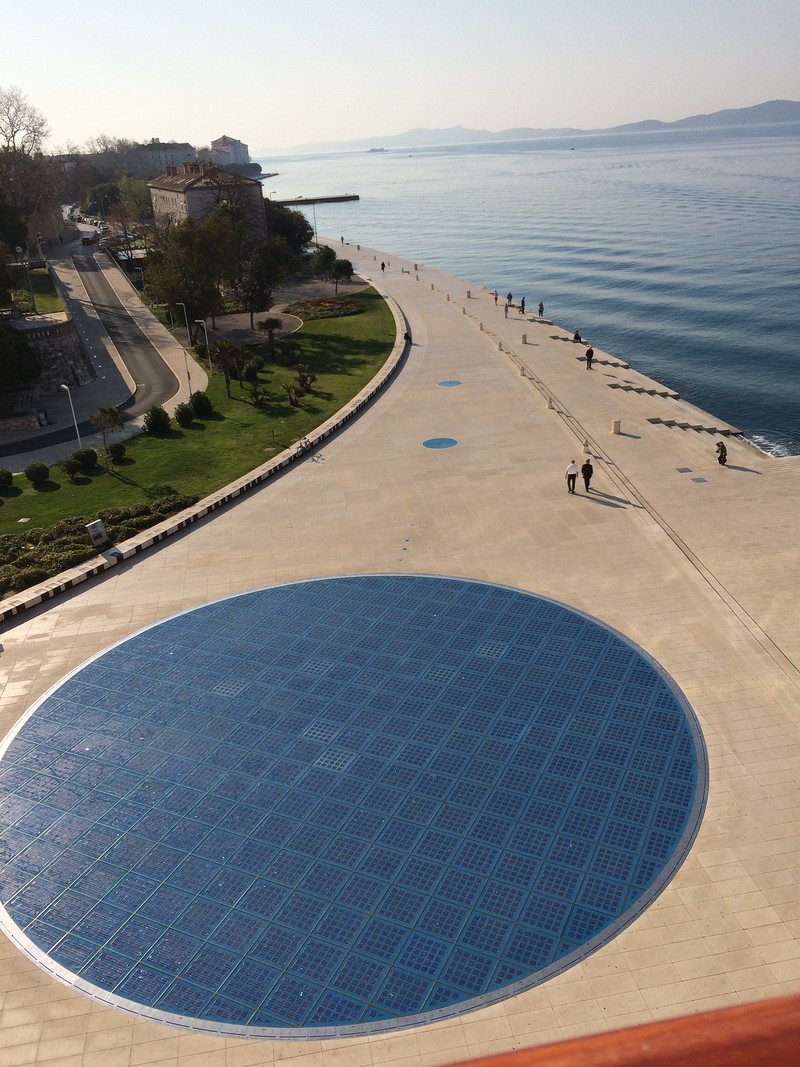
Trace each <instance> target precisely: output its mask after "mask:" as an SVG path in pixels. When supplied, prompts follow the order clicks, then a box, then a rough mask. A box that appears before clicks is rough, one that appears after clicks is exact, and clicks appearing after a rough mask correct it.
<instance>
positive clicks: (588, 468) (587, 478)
mask: <svg viewBox="0 0 800 1067" xmlns="http://www.w3.org/2000/svg"><path fill="white" fill-rule="evenodd" d="M593 474H594V467H593V466H592V459H591V456H590V457H588V458H587V459H586V460H585V461H584V464H583V466H582V467H581V477H582V478H583V484H584V485H585V486H586V492H587V493H588V492H589V483H590V482H591V480H592V475H593Z"/></svg>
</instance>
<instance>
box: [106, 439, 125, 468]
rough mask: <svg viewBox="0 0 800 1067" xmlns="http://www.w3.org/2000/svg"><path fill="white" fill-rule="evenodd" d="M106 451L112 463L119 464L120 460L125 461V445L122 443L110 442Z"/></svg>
mask: <svg viewBox="0 0 800 1067" xmlns="http://www.w3.org/2000/svg"><path fill="white" fill-rule="evenodd" d="M106 451H107V452H108V454H109V456H111V462H112V463H119V461H120V460H122V459H125V445H124V444H123V443H122V441H112V443H111V444H110V445H109V446H108V448H107V449H106Z"/></svg>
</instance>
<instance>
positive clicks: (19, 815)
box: [0, 575, 705, 1034]
mask: <svg viewBox="0 0 800 1067" xmlns="http://www.w3.org/2000/svg"><path fill="white" fill-rule="evenodd" d="M704 795H705V757H704V754H703V748H702V740H701V738H700V735H699V731H698V729H697V725H696V723H695V720H694V717H693V715H692V714H691V712H690V711H689V709H688V708H687V707H686V705H685V702H684V701H683V699H682V698H681V697H680V695H679V694H678V693H677V691H676V690H675V689H674V687H673V686H672V685H671V684H670V683H669V681H668V680H667V679H666V678H665V676H664V675H663V673H662V672H661V671H660V670H659V669H658V668H657V667H656V666H655V665H654V664H653V663H652V662H651V661H650V660H649V659H647V658H646V657H645V656H644V655H643V654H642V653H641V651H640V650H638V649H636V648H635V647H633V646H632V645H630V644H629V643H627V642H626V641H624V640H623V639H621V638H620V637H619V636H618V635H617V634H615V633H614V632H613V631H611V630H609V629H608V628H606V627H604V626H602V625H600V624H599V623H597V622H596V621H594V620H592V619H589V618H587V617H585V616H583V615H581V614H579V613H576V612H574V611H571V610H569V609H567V608H565V607H563V606H562V605H559V604H556V603H553V602H551V601H548V600H544V599H541V598H538V597H536V596H532V595H529V594H525V593H521V592H518V591H515V590H511V589H506V588H501V587H497V586H492V585H487V584H480V583H476V582H468V581H460V580H454V579H445V578H435V577H406V576H402V577H400V576H385V575H384V576H365V577H354V578H337V579H326V580H320V581H313V582H303V583H298V584H294V585H288V586H280V587H276V588H272V589H266V590H261V591H257V592H253V593H249V594H246V595H243V596H238V597H233V598H230V599H227V600H223V601H220V602H217V603H213V604H209V605H207V606H205V607H203V608H200V609H197V610H195V611H191V612H187V613H185V614H183V615H181V616H179V617H176V618H173V619H170V620H168V621H166V622H164V623H161V624H159V625H157V626H153V627H151V628H149V629H148V630H146V631H144V632H142V633H140V634H138V635H136V636H134V637H132V638H130V639H128V640H126V641H124V642H122V643H121V644H119V645H117V646H115V647H113V648H111V649H109V650H108V651H107V652H105V653H103V654H102V655H100V656H98V657H97V658H96V659H94V660H93V661H92V662H90V663H89V664H87V665H85V666H84V667H82V668H81V669H79V670H78V671H77V672H75V673H74V674H73V675H72V676H71V677H69V678H68V679H67V680H65V681H64V682H63V683H62V684H61V685H60V686H58V687H57V689H56V690H55V691H53V692H52V694H51V695H49V696H48V697H46V698H45V699H43V700H42V701H41V702H40V703H39V704H38V705H37V706H36V707H35V709H33V713H32V714H31V715H30V716H29V717H28V718H27V719H26V720H25V721H24V722H23V723H22V725H21V726H20V727H19V728H18V730H17V731H16V733H15V734H14V735H13V737H12V738H11V740H10V742H8V743H7V744H6V747H5V751H4V753H3V755H2V759H0V818H2V844H1V845H0V849H1V851H0V859H1V860H2V865H1V867H0V870H1V872H2V873H0V898H1V899H2V901H3V904H4V905H5V908H6V909H7V916H6V919H5V927H6V929H7V931H8V932H9V933H10V935H11V936H12V937H19V932H20V931H22V932H23V933H24V934H25V935H26V936H27V938H29V939H30V941H31V942H32V943H33V944H34V945H35V946H36V949H37V950H38V952H39V953H40V954H41V955H42V956H44V957H47V958H48V960H51V961H55V963H57V964H58V965H60V967H61V968H63V969H64V972H65V973H64V975H62V977H65V978H66V979H67V980H69V976H70V975H74V976H77V977H78V978H80V979H82V980H83V981H84V982H88V983H91V984H92V985H93V986H95V987H97V989H98V990H100V991H101V995H106V994H107V997H106V999H110V1000H112V1002H113V1001H114V1000H115V998H125V999H127V1000H132V1001H134V1002H136V1003H137V1004H140V1005H142V1010H143V1011H144V1012H145V1013H146V1014H148V1013H149V1014H153V1015H155V1016H156V1017H162V1016H165V1017H169V1016H178V1015H180V1016H186V1017H188V1020H187V1019H184V1020H182V1021H183V1022H184V1023H186V1022H187V1021H189V1022H190V1021H191V1019H195V1020H198V1021H201V1022H202V1023H203V1025H205V1026H207V1027H215V1026H216V1027H217V1028H221V1029H223V1030H224V1029H227V1030H228V1031H230V1032H242V1033H248V1034H249V1033H255V1032H257V1031H259V1030H260V1031H261V1032H263V1031H264V1030H269V1031H275V1032H285V1033H288V1032H290V1031H291V1032H293V1033H296V1032H297V1030H298V1029H301V1030H306V1029H308V1028H315V1030H316V1031H317V1032H322V1033H328V1032H331V1033H332V1032H342V1031H343V1030H348V1031H352V1030H354V1029H356V1030H357V1029H358V1028H375V1027H384V1026H386V1027H388V1026H391V1025H400V1024H402V1023H407V1022H408V1020H409V1018H414V1019H417V1020H418V1021H419V1018H418V1017H422V1018H423V1019H424V1018H434V1017H437V1015H436V1014H435V1013H444V1014H452V1013H453V1012H455V1011H458V1010H459V1006H461V1007H464V1006H466V1005H469V1006H470V1007H472V1006H475V1004H476V1003H481V1002H483V1001H486V1002H488V1001H490V1000H492V999H497V998H498V997H501V996H505V995H509V994H511V993H513V992H515V991H516V990H518V989H520V988H523V987H525V986H526V985H530V984H533V983H535V982H537V981H542V980H544V979H545V978H546V977H548V975H550V974H552V973H554V972H555V971H557V970H559V969H562V968H563V967H564V966H567V965H569V964H570V963H572V962H574V961H575V960H577V959H580V958H582V956H585V955H586V954H587V953H588V952H589V951H591V950H592V949H593V948H594V947H596V946H597V945H599V944H601V943H603V941H605V940H607V939H608V938H609V937H611V936H613V934H614V933H615V932H616V931H617V930H618V929H619V928H620V927H621V926H622V925H624V924H625V923H626V922H628V921H630V920H631V918H633V917H634V916H635V915H636V914H637V913H638V912H640V911H641V910H642V908H644V907H645V906H646V905H647V903H648V902H649V900H650V899H652V897H653V895H654V894H655V893H656V892H657V891H658V890H659V889H660V888H661V887H662V886H663V884H664V883H665V881H666V880H667V879H668V878H669V877H670V876H671V874H672V873H673V872H674V870H675V868H676V866H677V864H678V863H679V862H680V860H681V859H682V857H683V855H684V854H685V851H686V849H687V848H688V845H689V843H690V842H691V839H692V837H693V835H694V833H695V832H696V829H697V826H698V823H699V819H700V817H701V813H702V805H703V798H704ZM66 972H69V973H68V974H67V973H66ZM171 1021H176V1019H175V1018H172V1020H171Z"/></svg>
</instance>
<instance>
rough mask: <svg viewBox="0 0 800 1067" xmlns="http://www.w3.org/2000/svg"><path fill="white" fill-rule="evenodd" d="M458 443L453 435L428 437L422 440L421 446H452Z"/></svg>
mask: <svg viewBox="0 0 800 1067" xmlns="http://www.w3.org/2000/svg"><path fill="white" fill-rule="evenodd" d="M457 444H458V441H456V439H455V437H429V438H428V440H427V441H423V442H422V447H423V448H454V447H455V446H456V445H457Z"/></svg>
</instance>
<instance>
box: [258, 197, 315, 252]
mask: <svg viewBox="0 0 800 1067" xmlns="http://www.w3.org/2000/svg"><path fill="white" fill-rule="evenodd" d="M264 218H265V220H266V223H267V235H268V236H269V237H270V238H271V239H274V238H276V237H282V238H283V239H284V240H285V241H286V243H287V245H288V246H289V248H290V249H291V250H292V252H294V253H295V254H297V255H299V254H300V252H302V250H303V249H304V248H305V247H306V245H308V244H309V243H310V242H311V239H312V237H313V236H314V229H313V227H312V226H311V223H310V222H309V221H308V219H307V218H306V217H305V215H304V214H303V213H302V211H292V210H291V209H290V208H287V207H284V206H283V205H282V204H276V203H275V201H274V200H265V201H264Z"/></svg>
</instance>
